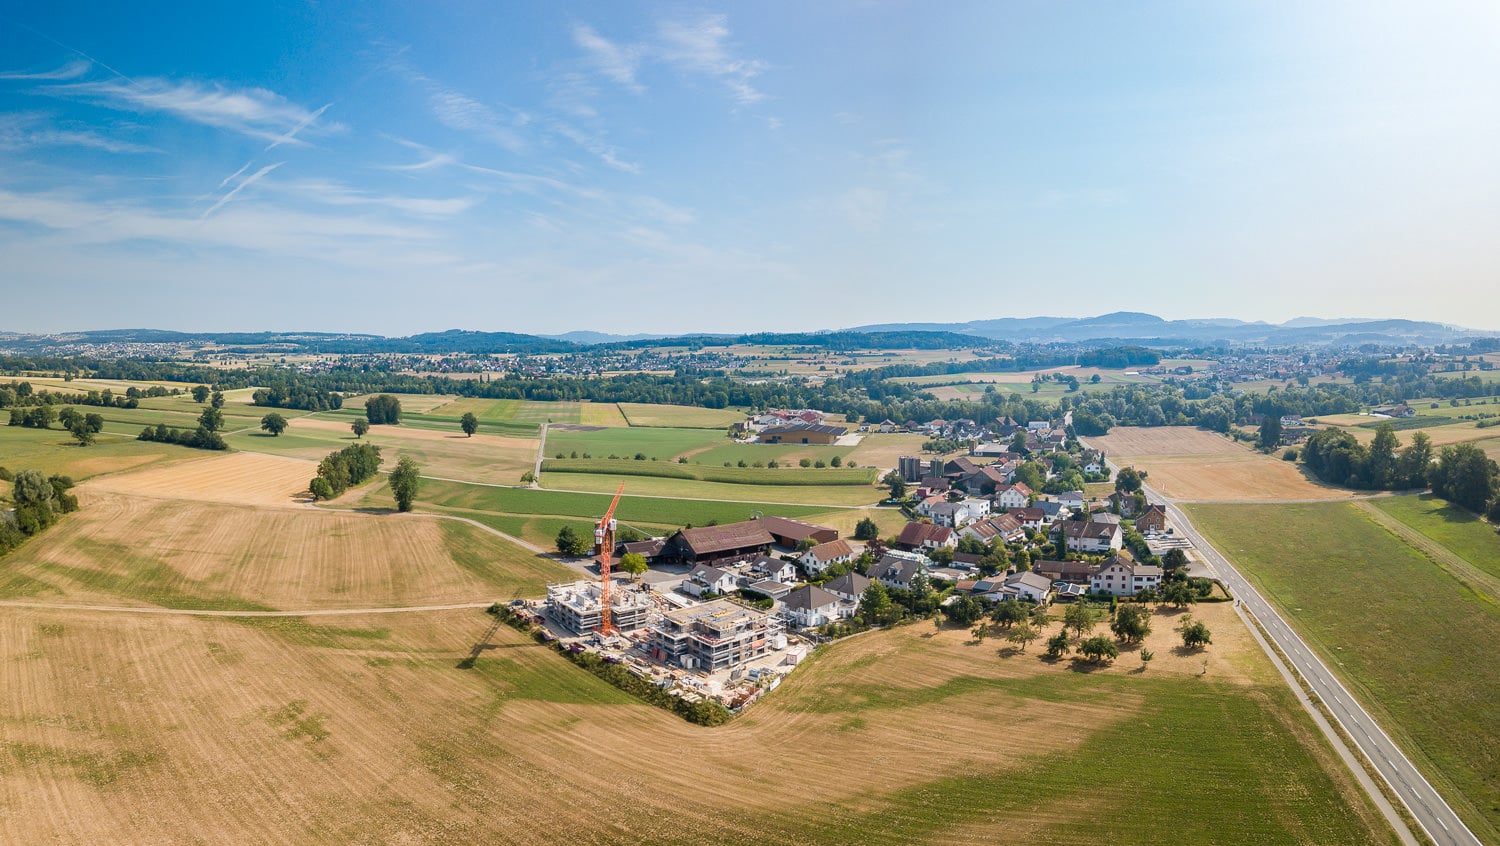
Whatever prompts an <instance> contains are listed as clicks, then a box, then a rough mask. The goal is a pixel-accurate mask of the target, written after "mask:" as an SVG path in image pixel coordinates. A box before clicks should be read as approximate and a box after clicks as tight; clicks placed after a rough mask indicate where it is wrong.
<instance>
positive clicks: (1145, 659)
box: [1141, 649, 1156, 672]
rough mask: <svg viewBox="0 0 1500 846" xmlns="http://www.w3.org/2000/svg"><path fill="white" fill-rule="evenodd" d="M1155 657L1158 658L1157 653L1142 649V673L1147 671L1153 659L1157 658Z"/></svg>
mask: <svg viewBox="0 0 1500 846" xmlns="http://www.w3.org/2000/svg"><path fill="white" fill-rule="evenodd" d="M1155 657H1156V653H1155V652H1152V651H1151V650H1149V649H1142V650H1141V670H1142V672H1144V671H1145V669H1146V665H1147V664H1149V663H1151V659H1152V658H1155Z"/></svg>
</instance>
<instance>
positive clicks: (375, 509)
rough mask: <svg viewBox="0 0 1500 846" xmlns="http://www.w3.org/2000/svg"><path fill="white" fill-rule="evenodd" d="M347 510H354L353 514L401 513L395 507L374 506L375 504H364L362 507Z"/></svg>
mask: <svg viewBox="0 0 1500 846" xmlns="http://www.w3.org/2000/svg"><path fill="white" fill-rule="evenodd" d="M349 510H350V511H352V512H354V513H355V514H399V513H401V512H399V511H397V510H396V509H394V508H390V507H375V506H368V505H367V506H364V507H361V508H351V509H349Z"/></svg>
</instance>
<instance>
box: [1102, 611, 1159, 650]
mask: <svg viewBox="0 0 1500 846" xmlns="http://www.w3.org/2000/svg"><path fill="white" fill-rule="evenodd" d="M1109 629H1110V631H1112V632H1114V633H1115V637H1117V638H1119V639H1120V640H1121V641H1122V642H1124V643H1140V642H1141V641H1143V640H1145V639H1146V635H1148V634H1151V612H1150V611H1148V610H1146V608H1145V606H1142V605H1126V606H1123V607H1121V608H1120V610H1118V611H1116V612H1115V619H1114V622H1112V623H1110V624H1109Z"/></svg>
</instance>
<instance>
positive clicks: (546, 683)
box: [0, 606, 1394, 846]
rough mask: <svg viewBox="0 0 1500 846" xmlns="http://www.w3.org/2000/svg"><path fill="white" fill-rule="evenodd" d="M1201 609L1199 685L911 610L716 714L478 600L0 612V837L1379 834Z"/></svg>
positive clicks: (1184, 673)
mask: <svg viewBox="0 0 1500 846" xmlns="http://www.w3.org/2000/svg"><path fill="white" fill-rule="evenodd" d="M1213 615H1219V616H1213ZM1204 616H1205V617H1207V618H1208V619H1209V621H1210V625H1211V626H1212V627H1213V629H1214V632H1215V635H1216V643H1215V645H1214V647H1213V648H1211V649H1210V651H1209V653H1208V660H1209V662H1210V664H1209V670H1208V674H1207V675H1206V676H1200V675H1199V673H1200V669H1201V668H1200V663H1201V662H1200V661H1199V659H1198V658H1197V657H1196V656H1183V657H1180V658H1179V657H1178V656H1174V655H1173V654H1172V652H1171V649H1170V648H1168V647H1167V646H1165V645H1164V644H1163V645H1158V644H1155V643H1153V644H1152V645H1153V646H1156V647H1157V650H1158V651H1157V654H1158V656H1159V657H1158V659H1157V661H1156V662H1153V664H1152V666H1151V669H1150V671H1149V672H1146V673H1139V672H1136V668H1137V667H1138V666H1139V662H1138V661H1136V660H1134V659H1133V658H1132V657H1131V656H1130V654H1129V653H1127V655H1126V656H1123V657H1122V658H1121V659H1120V660H1119V661H1118V662H1117V663H1116V665H1115V666H1113V667H1105V668H1098V669H1094V670H1093V671H1092V672H1075V671H1073V670H1072V666H1071V665H1070V663H1069V662H1066V661H1064V662H1059V663H1058V664H1055V665H1053V664H1048V663H1046V662H1044V661H1041V660H1039V659H1038V658H1037V657H1036V656H1035V655H1034V654H1031V655H1016V654H1012V652H1011V650H1008V649H997V647H996V646H995V645H994V642H993V641H991V642H989V643H987V644H985V645H983V646H980V645H977V644H975V643H973V641H972V640H971V639H970V638H969V635H968V633H967V632H963V631H956V630H948V631H944V632H942V633H940V634H937V635H936V636H934V633H933V632H932V630H931V629H930V628H928V627H915V626H914V627H909V628H905V629H898V630H895V631H890V632H880V633H875V634H871V635H866V636H862V637H859V638H855V639H853V640H849V641H845V642H842V643H839V644H836V645H834V646H832V647H830V648H828V649H826V650H824V651H823V652H822V653H821V654H820V655H819V656H818V657H817V658H816V659H814V660H813V661H812V662H811V663H810V664H809V665H808V666H806V667H804V668H803V669H801V670H799V671H798V672H797V673H796V674H794V675H793V676H791V677H790V679H789V680H788V681H787V682H786V683H785V684H783V686H782V687H781V689H780V690H778V691H777V692H775V693H774V694H772V695H771V696H769V697H768V698H767V699H766V700H765V701H764V702H762V703H761V704H759V705H758V706H757V707H756V708H755V710H753V711H752V712H750V713H749V714H747V716H746V717H745V718H743V719H740V720H737V721H735V722H733V723H731V724H729V725H727V726H722V727H719V728H714V729H704V728H700V727H697V726H693V725H691V724H688V723H686V722H684V721H682V720H680V719H678V718H677V717H675V716H673V715H671V714H668V713H666V712H665V711H662V710H659V709H656V708H653V707H650V706H646V705H642V704H639V703H637V702H635V701H634V700H632V699H630V698H628V697H626V696H625V695H624V694H621V693H620V692H618V691H616V690H615V689H614V688H612V687H609V686H608V685H606V684H605V683H604V682H601V681H599V680H597V679H595V678H594V677H593V676H590V675H588V674H587V673H585V672H583V671H581V670H579V669H577V668H575V667H573V666H571V665H569V664H567V663H566V662H565V661H564V660H563V659H562V658H560V657H559V656H557V655H555V654H554V653H552V652H551V651H550V650H547V649H545V648H543V647H541V646H538V645H536V644H534V643H532V642H531V641H530V640H529V639H527V638H525V637H523V636H522V635H520V634H519V633H517V632H515V631H513V630H511V629H509V628H507V627H503V626H502V627H499V628H498V629H497V628H493V627H492V626H491V623H490V618H488V617H487V616H486V615H484V614H483V613H481V612H478V611H472V610H470V611H464V610H455V611H441V612H424V613H407V614H384V615H367V616H359V615H352V616H348V617H340V618H339V619H338V620H337V621H333V622H329V621H321V620H317V619H315V618H302V619H297V618H292V619H286V620H280V619H278V620H244V619H222V618H220V619H216V618H194V617H186V616H157V615H131V614H113V615H108V614H84V613H79V612H76V611H73V612H70V611H53V610H25V611H16V612H12V613H7V614H5V615H4V616H0V713H4V714H5V715H6V718H5V720H4V721H3V722H0V762H3V766H0V840H3V841H5V842H15V843H29V842H56V841H66V842H84V841H106V842H110V843H137V842H140V843H145V842H164V841H172V840H175V839H179V838H180V836H181V834H182V832H184V831H200V832H214V833H215V834H216V835H219V836H221V837H223V838H224V839H228V840H236V839H254V840H274V841H278V842H308V843H311V842H434V843H472V842H476V841H493V840H501V841H508V840H511V839H513V838H514V837H515V835H516V833H517V832H525V831H531V832H536V831H545V832H546V833H547V839H549V840H556V841H559V842H570V843H602V842H618V841H620V840H622V839H628V840H632V841H635V842H652V843H668V844H672V843H683V844H686V843H701V842H715V843H726V844H741V843H743V844H752V843H753V844H760V843H766V842H783V843H793V842H795V843H807V844H821V843H829V844H833V843H851V842H858V843H869V844H897V843H901V844H905V843H945V844H971V843H972V844H980V843H984V844H990V843H1037V842H1046V843H1053V844H1064V846H1067V844H1089V846H1093V844H1097V843H1099V842H1102V841H1104V840H1109V841H1111V842H1142V843H1144V842H1155V841H1157V840H1159V839H1160V838H1161V834H1162V826H1163V820H1171V823H1170V826H1171V830H1172V836H1173V838H1174V839H1178V840H1181V841H1182V842H1191V843H1230V842H1234V843H1243V842H1254V843H1262V844H1282V843H1284V844H1301V843H1319V844H1369V843H1393V842H1394V839H1393V836H1392V833H1391V832H1390V831H1389V830H1388V829H1386V828H1385V827H1384V824H1383V822H1382V821H1381V819H1380V818H1379V817H1378V815H1377V814H1376V812H1375V811H1374V810H1373V809H1372V808H1371V807H1370V805H1369V803H1368V802H1367V801H1366V800H1365V799H1364V798H1363V797H1362V795H1361V794H1360V793H1359V792H1358V788H1357V787H1356V786H1355V785H1354V783H1353V780H1352V778H1351V777H1350V776H1349V775H1348V774H1347V773H1346V772H1345V771H1343V770H1342V769H1341V768H1340V766H1339V764H1338V762H1337V760H1336V759H1335V758H1334V756H1333V755H1332V753H1331V751H1330V750H1329V749H1328V748H1327V746H1326V745H1325V744H1324V743H1323V741H1322V738H1321V737H1320V736H1319V735H1318V733H1317V731H1316V730H1315V729H1314V727H1313V726H1312V724H1311V722H1310V721H1309V720H1308V718H1307V717H1306V716H1305V714H1303V713H1302V712H1301V711H1300V710H1299V709H1298V707H1297V705H1296V703H1295V702H1294V700H1293V699H1292V697H1291V695H1290V693H1289V692H1288V691H1286V690H1285V689H1284V688H1283V687H1281V686H1280V685H1279V682H1277V681H1276V680H1275V679H1274V678H1273V676H1272V673H1271V671H1270V668H1269V665H1267V664H1266V662H1265V659H1264V658H1263V657H1262V656H1260V655H1259V654H1258V653H1257V652H1256V651H1255V650H1254V647H1253V645H1251V644H1250V643H1249V640H1248V637H1246V636H1245V635H1244V634H1243V629H1241V633H1239V634H1234V633H1232V629H1233V627H1234V625H1235V623H1234V622H1233V619H1232V616H1231V615H1230V614H1229V613H1227V610H1226V609H1225V608H1224V607H1223V606H1219V607H1216V608H1212V609H1205V611H1204ZM1156 625H1157V627H1158V629H1159V630H1166V629H1168V628H1169V626H1170V619H1169V617H1168V616H1167V615H1160V616H1158V618H1157V620H1156ZM1154 637H1155V636H1154ZM1221 638H1222V643H1220V642H1218V641H1219V640H1220V639H1221ZM997 653H998V654H997ZM99 667H107V668H109V671H108V673H107V675H103V676H101V675H100V674H98V673H95V672H80V669H81V668H99ZM1043 712H1044V713H1046V714H1047V715H1048V717H1047V722H1048V723H1049V724H1054V725H1057V724H1065V725H1068V726H1073V727H1074V728H1073V729H1072V730H1070V731H1044V732H1037V733H1036V734H1035V736H1033V737H1031V738H1030V739H1029V740H1028V742H1027V743H1026V744H1017V743H1015V740H1014V737H1013V736H1011V735H1009V734H1008V733H1006V732H975V731H974V730H973V725H972V724H971V723H969V722H967V721H963V720H954V719H953V718H952V715H953V714H955V713H959V714H996V713H1007V714H1034V713H1043ZM1125 737H1129V738H1131V739H1130V740H1129V741H1128V742H1122V738H1125ZM812 738H816V742H817V744H818V749H819V754H818V755H815V756H812V757H810V758H808V759H807V760H805V761H803V762H801V763H800V764H799V765H798V766H794V767H793V766H775V767H772V768H771V769H770V770H767V769H766V767H765V764H766V760H767V759H766V756H767V754H768V750H778V749H789V748H799V747H803V746H805V745H806V744H807V743H808V742H809V741H810V739H812ZM917 750H921V751H922V752H924V753H926V754H913V752H916V751H917ZM851 761H863V762H865V764H866V765H863V766H860V767H856V768H853V769H851V767H850V762H851ZM606 795H607V796H614V797H617V799H618V801H609V802H600V801H597V799H598V797H599V796H606ZM684 795H693V796H697V797H700V798H701V799H702V801H697V802H689V803H684V802H682V800H681V797H682V796H684ZM1100 808H1129V810H1130V812H1129V813H1118V814H1115V813H1100V811H1099V809H1100ZM62 809H66V812H65V813H64V812H62Z"/></svg>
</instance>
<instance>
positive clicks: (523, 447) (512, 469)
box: [233, 418, 539, 485]
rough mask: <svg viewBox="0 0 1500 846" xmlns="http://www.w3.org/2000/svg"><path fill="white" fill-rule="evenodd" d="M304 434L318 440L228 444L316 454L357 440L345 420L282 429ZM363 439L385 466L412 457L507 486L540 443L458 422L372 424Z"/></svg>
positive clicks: (451, 474) (428, 469)
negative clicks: (444, 425) (469, 431)
mask: <svg viewBox="0 0 1500 846" xmlns="http://www.w3.org/2000/svg"><path fill="white" fill-rule="evenodd" d="M309 433H311V437H313V438H316V439H317V441H316V442H313V443H305V442H304V441H293V440H291V439H288V440H287V442H286V445H285V446H283V445H282V444H281V443H280V442H279V441H280V439H277V438H261V437H251V438H248V439H245V440H239V441H234V442H233V443H234V444H235V445H236V446H238V447H240V448H244V449H253V450H266V451H268V452H278V453H284V454H289V455H295V456H297V457H299V458H308V459H321V458H322V457H323V456H324V455H327V454H328V453H330V452H333V451H335V450H338V449H342V448H343V447H346V446H349V445H350V444H354V443H359V442H360V441H357V440H355V439H354V438H353V437H352V436H351V435H350V433H349V424H348V422H346V421H337V420H328V419H322V418H304V419H299V420H297V421H295V422H293V424H292V428H291V429H289V430H288V432H287V434H288V435H303V436H306V435H308V434H309ZM283 437H285V436H283ZM363 442H364V443H373V444H375V445H377V446H379V447H380V448H381V459H382V464H381V466H382V467H384V468H386V469H389V468H391V467H394V466H395V465H396V462H397V461H399V460H400V459H401V458H402V456H411V459H412V460H413V461H415V462H417V464H418V465H419V466H420V467H421V468H422V473H423V475H427V476H441V477H444V478H449V479H463V480H465V481H474V482H489V483H493V484H508V485H513V484H516V483H517V481H518V480H519V478H520V475H521V474H522V473H524V472H526V471H527V470H530V469H531V468H532V467H534V466H535V465H536V451H537V447H538V445H539V441H538V440H537V439H536V438H511V437H505V436H503V435H488V434H484V433H483V432H480V433H479V434H476V435H474V436H473V437H467V436H465V435H464V433H463V432H460V431H459V430H458V426H457V424H455V425H454V426H453V429H452V431H441V430H437V429H419V428H417V427H415V426H373V427H371V430H370V433H369V434H368V435H366V436H365V437H364V440H363ZM309 478H311V477H310V476H309Z"/></svg>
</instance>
